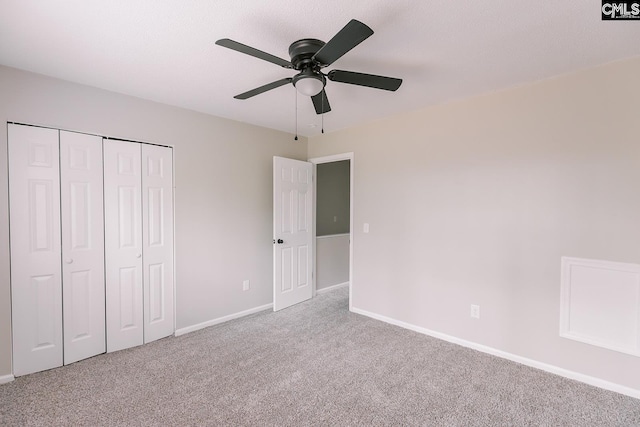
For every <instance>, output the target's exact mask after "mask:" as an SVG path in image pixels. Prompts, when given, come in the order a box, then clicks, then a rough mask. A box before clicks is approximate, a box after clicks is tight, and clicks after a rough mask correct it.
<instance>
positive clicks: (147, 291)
mask: <svg viewBox="0 0 640 427" xmlns="http://www.w3.org/2000/svg"><path fill="white" fill-rule="evenodd" d="M172 156H173V150H172V149H171V148H170V147H160V146H157V145H148V144H142V212H143V222H142V230H143V250H142V254H143V255H142V258H143V265H144V274H143V281H144V342H145V343H148V342H150V341H154V340H157V339H159V338H164V337H166V336H169V335H171V334H172V333H173V331H174V320H173V319H174V316H173V159H172Z"/></svg>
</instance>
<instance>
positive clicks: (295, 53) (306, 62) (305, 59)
mask: <svg viewBox="0 0 640 427" xmlns="http://www.w3.org/2000/svg"><path fill="white" fill-rule="evenodd" d="M324 44H325V43H324V42H323V41H322V40H316V39H302V40H298V41H297V42H293V43H291V46H289V56H290V57H291V64H293V68H294V69H295V70H304V69H306V68H312V69H313V71H320V65H319V64H317V63H316V62H314V61H313V60H312V59H311V58H313V55H315V54H316V52H317V51H319V50H320V48H321V47H322V46H324Z"/></svg>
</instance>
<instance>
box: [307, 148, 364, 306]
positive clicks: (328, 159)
mask: <svg viewBox="0 0 640 427" xmlns="http://www.w3.org/2000/svg"><path fill="white" fill-rule="evenodd" d="M342 160H349V282H348V283H349V310H352V309H353V305H352V301H353V286H352V283H353V211H354V204H353V194H354V176H355V174H354V172H353V171H354V170H355V165H354V155H353V152H349V153H342V154H333V155H331V156H324V157H313V158H311V159H309V160H308V161H309V162H311V163H313V164H314V170H313V175H314V180H313V223H314V224H315V223H316V194H317V191H316V187H317V185H318V184H317V179H315V176H316V167H315V166H317V165H319V164H321V163H331V162H339V161H342ZM313 237H314V239H313V253H314V257H313V271H314V272H315V271H317V269H316V257H315V254H316V239H317V237H316V229H315V227H313ZM316 276H317V274H314V275H313V295H314V296H315V295H316V294H317V293H318V291H317V289H316Z"/></svg>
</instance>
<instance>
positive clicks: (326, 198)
mask: <svg viewBox="0 0 640 427" xmlns="http://www.w3.org/2000/svg"><path fill="white" fill-rule="evenodd" d="M316 183H317V184H316V191H317V194H316V201H317V202H316V235H318V236H326V235H329V234H341V233H348V232H349V160H342V161H339V162H331V163H320V164H319V165H317V172H316ZM334 217H335V218H334ZM334 219H335V220H334Z"/></svg>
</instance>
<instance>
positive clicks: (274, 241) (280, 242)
mask: <svg viewBox="0 0 640 427" xmlns="http://www.w3.org/2000/svg"><path fill="white" fill-rule="evenodd" d="M273 243H276V239H273ZM283 243H284V240H282V239H278V244H279V245H281V244H283Z"/></svg>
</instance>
